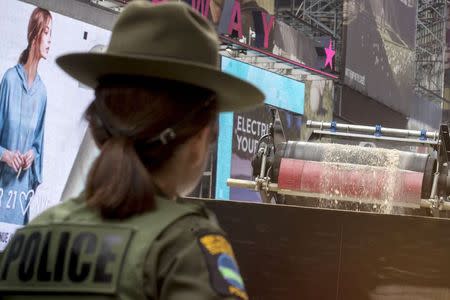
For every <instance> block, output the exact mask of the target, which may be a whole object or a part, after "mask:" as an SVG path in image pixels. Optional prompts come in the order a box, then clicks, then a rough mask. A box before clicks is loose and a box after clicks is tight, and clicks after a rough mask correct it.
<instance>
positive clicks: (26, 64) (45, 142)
mask: <svg viewBox="0 0 450 300" xmlns="http://www.w3.org/2000/svg"><path fill="white" fill-rule="evenodd" d="M0 16H1V17H0V35H1V37H2V42H1V43H0V57H1V58H2V59H1V60H0V77H1V84H0V154H1V161H0V251H1V250H2V249H3V248H4V246H5V245H6V243H7V242H8V240H9V239H10V238H11V236H12V234H13V233H14V231H15V230H16V229H17V228H19V227H21V226H23V225H25V224H26V223H27V222H28V221H29V220H31V219H32V218H33V217H35V216H36V215H37V214H39V213H40V212H41V211H43V210H44V209H46V208H48V207H50V206H52V205H55V204H57V203H58V202H59V200H60V197H61V194H62V191H63V189H64V186H65V184H66V181H67V178H68V176H69V173H70V170H71V168H72V164H73V161H74V159H75V156H76V154H77V152H78V149H79V146H80V143H81V141H82V139H83V137H84V134H85V132H86V128H87V123H86V122H85V121H84V120H83V113H84V110H85V108H86V107H87V105H88V104H89V103H90V101H91V100H92V99H93V92H92V90H90V89H86V88H85V87H83V86H82V85H80V84H79V83H78V82H76V81H74V80H72V79H71V78H70V77H69V76H67V75H66V74H65V73H64V72H63V71H62V70H61V69H60V68H59V67H58V66H57V65H56V63H55V58H56V57H58V56H59V55H61V54H64V53H68V52H78V51H84V52H85V51H90V50H92V51H96V50H95V49H100V48H102V45H105V44H107V42H108V39H109V35H110V32H109V31H107V30H103V29H101V28H98V27H95V26H91V25H89V24H86V23H83V22H80V21H77V20H74V19H71V18H68V17H65V16H62V15H59V14H56V13H53V12H51V11H48V10H45V9H42V8H38V7H36V6H33V5H30V4H26V3H23V2H20V1H16V0H4V1H2V10H1V12H0Z"/></svg>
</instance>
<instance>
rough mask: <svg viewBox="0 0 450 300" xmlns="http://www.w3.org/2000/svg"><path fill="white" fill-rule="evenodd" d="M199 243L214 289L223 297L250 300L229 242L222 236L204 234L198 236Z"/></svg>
mask: <svg viewBox="0 0 450 300" xmlns="http://www.w3.org/2000/svg"><path fill="white" fill-rule="evenodd" d="M198 242H199V244H200V248H201V249H202V252H203V254H204V257H205V259H206V264H207V266H208V271H209V278H210V280H211V285H212V287H213V289H214V290H215V291H216V292H217V293H218V294H220V295H223V296H235V297H237V298H238V299H243V300H248V296H247V293H246V291H245V286H244V281H243V279H242V276H241V274H240V271H239V267H238V264H237V262H236V259H235V256H234V253H233V249H232V248H231V245H230V243H229V242H228V240H227V239H226V238H225V237H224V236H223V235H221V234H217V233H204V234H201V235H199V236H198Z"/></svg>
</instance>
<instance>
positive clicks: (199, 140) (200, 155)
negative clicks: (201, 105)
mask: <svg viewBox="0 0 450 300" xmlns="http://www.w3.org/2000/svg"><path fill="white" fill-rule="evenodd" d="M210 142H211V127H210V126H206V127H204V128H202V129H201V130H200V131H199V132H198V133H197V134H196V135H194V136H193V137H192V138H191V139H190V140H189V142H188V143H189V145H188V147H189V152H190V155H189V157H190V159H191V163H192V165H193V166H199V165H201V166H203V164H204V161H205V159H206V157H207V155H208V151H209V144H210Z"/></svg>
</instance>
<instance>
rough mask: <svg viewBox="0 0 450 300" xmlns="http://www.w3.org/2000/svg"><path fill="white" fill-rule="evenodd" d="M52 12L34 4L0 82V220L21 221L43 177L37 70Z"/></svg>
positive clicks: (43, 98) (42, 91)
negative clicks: (20, 45) (19, 48)
mask: <svg viewBox="0 0 450 300" xmlns="http://www.w3.org/2000/svg"><path fill="white" fill-rule="evenodd" d="M51 33H52V16H51V14H50V12H49V11H48V10H45V9H42V8H36V9H35V10H34V11H33V12H32V14H31V17H30V20H29V23H28V34H27V40H28V45H27V47H26V49H25V50H24V51H23V52H22V54H21V55H20V58H19V63H18V64H17V65H16V66H14V67H12V68H10V69H8V70H7V71H6V72H5V74H4V76H3V78H2V81H1V83H0V222H4V223H12V224H17V225H23V224H25V223H26V222H27V210H28V207H29V202H30V199H31V197H32V196H33V195H34V192H35V190H36V188H37V186H38V185H39V184H40V183H41V182H42V158H43V157H42V152H43V141H44V119H45V108H46V103H47V92H46V88H45V85H44V83H43V82H42V80H41V78H40V76H39V74H38V66H39V62H40V61H41V59H42V58H44V59H46V58H47V56H48V52H49V49H50V43H51Z"/></svg>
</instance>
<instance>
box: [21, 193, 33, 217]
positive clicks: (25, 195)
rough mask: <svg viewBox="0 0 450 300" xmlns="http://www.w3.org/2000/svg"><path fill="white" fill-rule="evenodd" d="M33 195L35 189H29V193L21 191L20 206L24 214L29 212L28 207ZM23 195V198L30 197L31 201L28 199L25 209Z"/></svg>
mask: <svg viewBox="0 0 450 300" xmlns="http://www.w3.org/2000/svg"><path fill="white" fill-rule="evenodd" d="M30 194H31V197H30ZM33 196H34V191H33V190H29V191H28V193H25V192H21V193H20V206H21V208H22V215H24V216H25V214H26V213H27V211H28V209H29V208H30V204H31V198H32V197H33ZM22 197H23V200H27V199H30V201H28V204H27V206H26V207H25V209H23V200H22Z"/></svg>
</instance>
